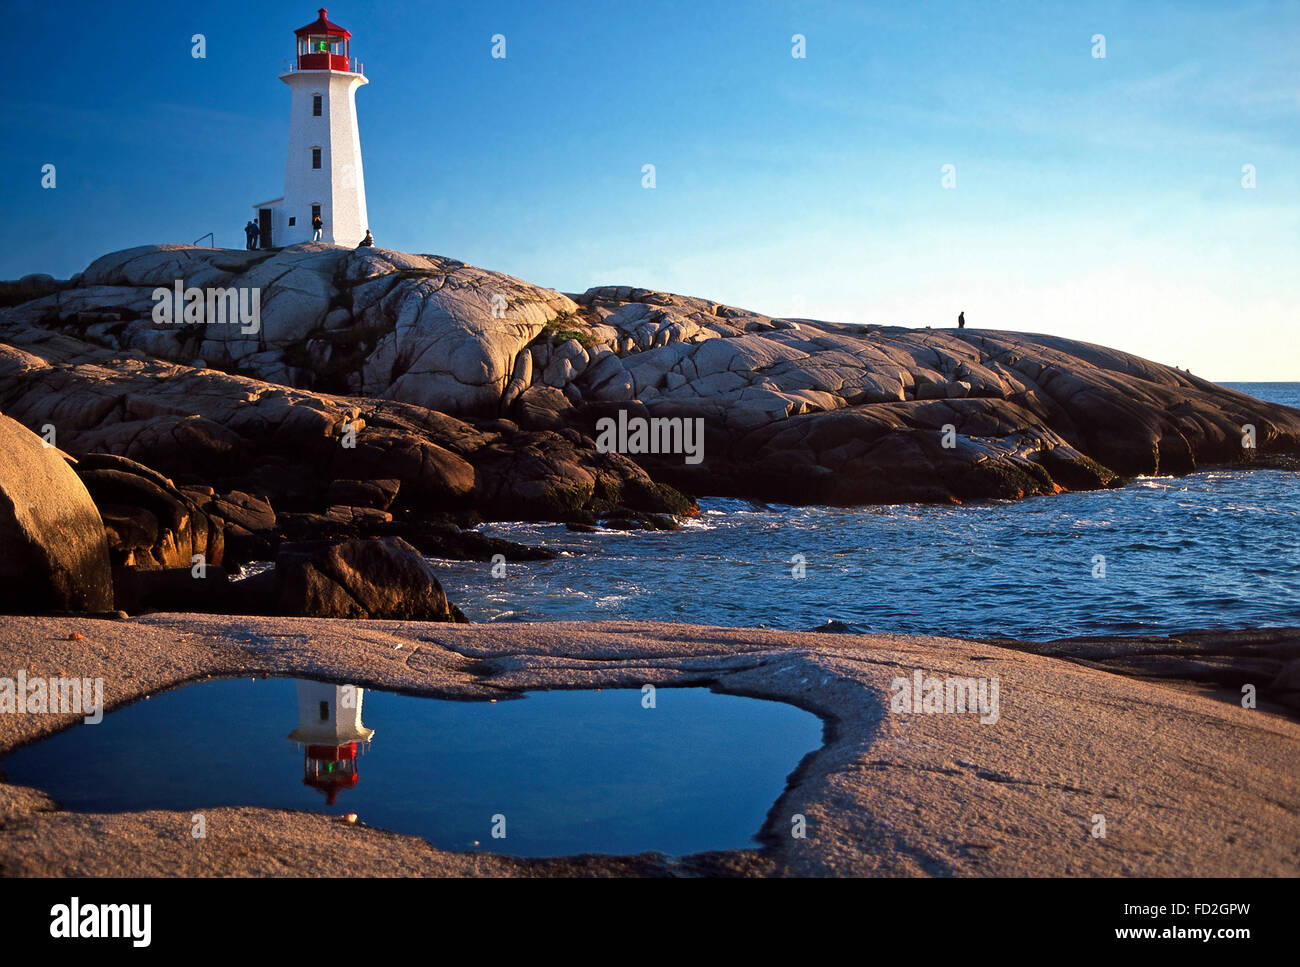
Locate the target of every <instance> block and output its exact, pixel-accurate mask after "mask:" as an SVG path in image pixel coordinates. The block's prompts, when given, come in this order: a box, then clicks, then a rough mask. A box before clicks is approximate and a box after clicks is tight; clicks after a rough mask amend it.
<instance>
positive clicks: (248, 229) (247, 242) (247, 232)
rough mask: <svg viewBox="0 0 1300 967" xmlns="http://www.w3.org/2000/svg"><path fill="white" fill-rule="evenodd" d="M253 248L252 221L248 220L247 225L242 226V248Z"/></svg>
mask: <svg viewBox="0 0 1300 967" xmlns="http://www.w3.org/2000/svg"><path fill="white" fill-rule="evenodd" d="M252 247H253V220H252V219H251V218H250V219H249V220H248V224H247V225H245V226H244V248H248V249H251V248H252Z"/></svg>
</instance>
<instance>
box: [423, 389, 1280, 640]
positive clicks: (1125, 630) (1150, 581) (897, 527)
mask: <svg viewBox="0 0 1300 967" xmlns="http://www.w3.org/2000/svg"><path fill="white" fill-rule="evenodd" d="M1227 385H1229V386H1232V387H1233V388H1236V389H1240V390H1242V391H1243V392H1247V393H1250V394H1252V395H1254V396H1257V397H1259V398H1261V399H1265V400H1269V401H1271V402H1277V403H1282V404H1285V405H1288V406H1295V407H1298V408H1300V383H1236V384H1227ZM700 506H701V510H702V511H703V513H702V515H701V518H700V520H698V521H693V522H690V523H688V524H687V525H686V526H685V527H684V528H682V529H681V530H680V531H677V532H671V533H629V532H614V531H610V532H601V533H596V534H578V533H572V532H569V531H567V530H565V529H564V527H562V526H557V525H544V524H522V523H515V524H498V525H489V526H485V527H484V528H483V530H485V531H486V532H487V533H490V534H493V535H494V536H499V537H505V538H509V539H511V540H515V541H520V542H522V543H527V544H540V545H545V546H548V547H552V548H554V549H556V550H558V551H559V552H560V553H561V556H560V558H558V559H557V560H554V561H542V562H520V563H512V562H507V564H506V570H505V575H504V577H501V578H493V577H492V575H491V566H490V565H488V564H485V563H477V562H471V563H466V562H453V561H441V560H432V561H431V563H432V564H433V565H434V566H435V568H436V570H437V573H438V578H439V580H440V581H441V582H442V583H443V586H444V587H445V588H446V590H447V593H448V595H449V597H450V598H451V599H452V600H453V601H455V602H456V603H457V604H459V605H460V607H461V608H462V610H464V612H465V613H466V615H467V616H468V617H469V619H470V620H471V621H487V622H490V621H544V620H562V619H573V620H608V619H639V620H645V619H653V620H662V621H683V622H692V623H701V624H719V625H737V626H749V627H772V628H786V629H808V628H813V627H816V626H818V625H821V624H824V623H825V622H827V621H840V622H844V623H846V624H849V625H852V626H853V627H854V628H855V629H860V630H864V631H872V632H900V633H911V634H947V635H963V636H975V637H991V636H1009V637H1017V638H1025V639H1031V640H1047V639H1051V638H1060V637H1066V636H1071V635H1098V634H1141V633H1151V634H1168V633H1172V632H1175V631H1179V630H1188V629H1192V628H1240V627H1277V626H1284V625H1300V475H1298V474H1295V473H1292V472H1288V471H1282V470H1210V471H1206V472H1201V473H1196V474H1192V475H1190V476H1187V477H1181V478H1170V477H1159V478H1142V479H1139V480H1137V481H1135V482H1134V483H1133V484H1132V485H1130V486H1128V487H1125V488H1122V489H1119V490H1106V491H1098V492H1092V493H1073V494H1061V495H1058V496H1055V497H1038V498H1032V499H1029V500H1023V501H992V502H987V503H978V504H967V505H963V506H959V507H951V506H934V505H921V504H911V505H898V506H886V507H859V508H829V507H787V506H781V505H760V504H751V503H747V502H745V501H739V500H726V499H705V500H702V501H701V502H700ZM801 562H802V568H800V563H801ZM799 574H802V576H796V575H799Z"/></svg>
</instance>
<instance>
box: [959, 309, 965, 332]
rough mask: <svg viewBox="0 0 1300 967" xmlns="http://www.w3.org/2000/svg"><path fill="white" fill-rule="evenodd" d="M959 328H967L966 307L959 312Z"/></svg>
mask: <svg viewBox="0 0 1300 967" xmlns="http://www.w3.org/2000/svg"><path fill="white" fill-rule="evenodd" d="M957 328H958V329H965V328H966V310H965V309H963V310H962V311H961V312H959V313H957Z"/></svg>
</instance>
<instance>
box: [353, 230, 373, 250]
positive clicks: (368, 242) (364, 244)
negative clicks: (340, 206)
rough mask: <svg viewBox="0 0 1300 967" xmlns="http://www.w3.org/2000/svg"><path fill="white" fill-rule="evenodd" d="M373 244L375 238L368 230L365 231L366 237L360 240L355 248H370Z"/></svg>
mask: <svg viewBox="0 0 1300 967" xmlns="http://www.w3.org/2000/svg"><path fill="white" fill-rule="evenodd" d="M374 244H375V237H374V236H373V235H371V234H370V229H368V228H367V229H366V237H365V238H363V239H362V240H361V244H360V245H358V246H357V248H372V247H373V246H374Z"/></svg>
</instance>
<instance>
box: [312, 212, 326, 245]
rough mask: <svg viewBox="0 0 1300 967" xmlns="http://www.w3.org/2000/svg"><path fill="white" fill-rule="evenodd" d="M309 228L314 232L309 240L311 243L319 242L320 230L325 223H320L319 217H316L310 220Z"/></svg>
mask: <svg viewBox="0 0 1300 967" xmlns="http://www.w3.org/2000/svg"><path fill="white" fill-rule="evenodd" d="M311 227H312V229H313V230H314V231H315V232H316V234H315V235H313V236H312V239H311V240H312V241H313V242H319V241H320V233H321V230H322V229H323V228H324V227H325V223H324V222H323V221H321V219H320V216H319V215H316V216H315V217H313V218H312V220H311Z"/></svg>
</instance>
